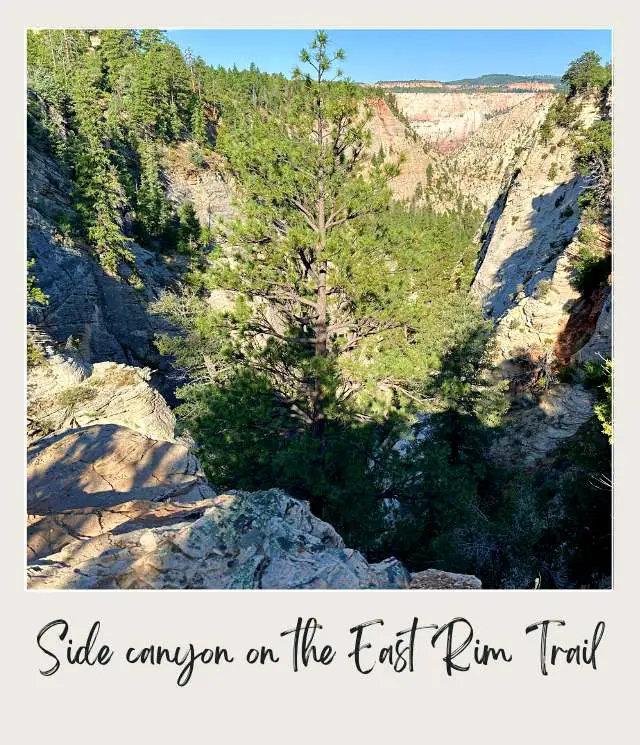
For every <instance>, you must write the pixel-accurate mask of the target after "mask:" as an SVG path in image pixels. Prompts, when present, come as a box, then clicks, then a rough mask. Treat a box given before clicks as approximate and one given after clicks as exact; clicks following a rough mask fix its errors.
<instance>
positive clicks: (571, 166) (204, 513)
mask: <svg viewBox="0 0 640 745" xmlns="http://www.w3.org/2000/svg"><path fill="white" fill-rule="evenodd" d="M454 85H455V84H442V83H439V84H436V82H435V81H413V82H408V83H401V82H388V83H379V84H378V85H377V87H379V88H387V89H392V90H393V93H392V94H391V95H393V96H394V100H395V104H396V106H397V109H398V112H399V113H398V114H395V113H394V111H393V110H392V108H391V106H390V105H389V101H388V100H387V99H385V98H381V97H378V96H376V95H372V96H370V97H369V98H368V101H367V104H368V107H369V109H370V110H371V114H372V117H371V120H370V122H369V124H368V127H369V131H370V133H371V145H370V147H371V151H372V152H373V153H377V152H378V151H379V150H383V151H384V152H385V153H391V154H393V155H396V154H397V155H400V154H402V155H403V158H404V161H403V163H402V168H401V171H400V173H399V175H397V176H395V177H394V178H393V179H392V181H391V186H392V189H393V192H394V196H395V198H396V199H397V200H400V201H404V202H410V201H412V200H413V202H414V203H416V204H421V203H422V204H424V203H426V202H427V201H428V202H429V204H431V205H432V206H434V207H435V208H436V209H439V210H445V209H449V208H452V207H453V206H454V205H456V204H457V203H459V202H460V200H466V201H468V202H469V203H471V204H473V206H474V207H476V208H477V209H480V210H482V212H483V214H485V215H486V219H485V223H484V226H483V229H482V231H481V234H479V235H478V236H477V244H478V263H477V267H476V272H475V276H474V279H473V283H472V286H471V293H472V295H473V296H474V297H475V298H476V299H477V301H478V303H479V304H480V305H481V306H482V308H483V310H484V313H485V316H486V318H487V319H489V320H490V321H491V322H492V323H493V325H494V337H495V349H494V351H493V362H494V363H495V365H496V367H497V368H498V370H499V371H500V375H501V376H502V377H503V378H504V380H505V381H507V382H508V384H509V386H510V391H511V396H512V399H513V404H514V405H513V406H512V409H511V412H510V414H509V417H508V422H507V427H506V433H507V434H506V436H505V438H504V440H503V441H501V443H499V445H498V447H497V450H498V451H499V454H500V457H502V458H504V459H506V460H507V461H508V460H509V459H512V460H513V461H514V462H516V461H521V460H523V459H524V461H525V462H527V463H529V464H531V466H532V467H534V466H535V464H536V463H538V462H540V461H541V460H542V459H544V458H545V457H547V456H548V455H549V454H550V453H552V452H553V450H554V448H556V447H557V446H558V444H560V443H562V442H563V441H565V440H567V439H569V438H571V437H572V436H574V435H575V434H576V433H577V432H578V431H579V429H580V427H582V426H583V425H584V424H585V423H586V422H587V421H588V420H589V419H590V418H591V417H592V415H593V405H594V397H593V393H592V392H591V391H590V390H589V389H588V388H587V387H585V385H583V383H582V382H581V381H579V380H576V381H569V382H560V381H559V380H555V379H550V380H549V383H548V385H546V387H545V388H544V391H543V392H541V393H537V394H534V393H532V390H531V386H528V385H526V383H527V382H530V381H531V380H532V379H533V378H535V376H536V375H538V377H539V375H540V371H541V370H547V369H549V368H550V367H551V366H552V364H553V363H554V362H555V361H557V360H559V361H561V362H562V364H563V365H570V364H577V363H584V362H587V361H590V360H591V361H597V360H598V359H601V358H602V356H603V355H609V356H610V353H611V345H612V341H611V328H612V326H611V308H612V298H611V287H610V282H609V283H608V284H607V286H606V287H601V288H599V290H598V292H595V293H592V294H590V295H588V296H584V295H583V294H581V293H580V292H579V291H578V290H577V289H576V287H575V283H574V282H573V281H572V278H573V269H572V266H573V260H574V258H575V256H576V255H577V253H578V252H579V248H580V247H579V235H580V230H581V225H582V223H581V207H580V204H579V198H580V195H581V194H582V193H583V192H584V190H585V188H586V186H587V181H586V179H585V177H584V176H583V175H581V174H580V173H579V172H578V171H577V169H576V166H575V163H574V151H573V148H572V144H571V142H570V138H569V137H568V136H567V133H566V132H565V131H563V130H562V128H557V129H556V130H555V131H554V132H553V134H552V136H551V138H550V139H548V140H546V141H544V140H543V138H542V137H541V134H540V128H541V125H542V124H543V122H544V120H545V117H546V116H547V113H548V111H549V108H550V106H551V105H552V103H553V100H554V92H553V90H550V88H553V86H552V85H551V84H548V83H547V84H545V83H539V84H538V83H536V84H535V85H534V84H531V86H530V87H532V86H533V89H531V90H526V89H525V90H521V87H522V86H525V88H526V83H511V84H507V88H508V86H509V85H511V86H512V87H513V86H518V91H515V90H499V91H494V90H489V89H484V88H483V89H480V90H477V91H468V90H457V89H455V87H454ZM421 87H434V88H439V89H440V88H442V90H441V91H440V90H439V91H438V92H428V93H425V92H422V91H419V90H412V88H421ZM399 88H401V89H402V90H398V89H399ZM607 115H609V114H607ZM600 116H602V112H601V110H600V109H599V107H598V106H596V105H595V104H594V103H593V102H589V101H586V102H585V105H584V107H583V112H582V117H583V120H584V123H585V126H588V125H589V124H591V123H592V122H594V121H596V120H597V119H598V118H599V117H600ZM163 168H164V173H165V175H166V180H167V192H168V194H169V198H170V199H172V200H173V201H175V203H176V204H178V203H180V202H181V201H183V200H184V199H189V200H190V201H192V202H193V204H194V206H195V209H196V212H197V217H198V220H199V221H200V223H201V224H202V225H211V223H212V221H213V220H216V219H218V218H220V219H229V218H230V217H233V216H234V215H235V206H234V201H233V200H234V193H235V190H234V184H233V177H232V175H231V174H230V173H229V172H228V170H227V169H226V167H225V164H224V163H223V162H222V161H221V160H220V159H218V158H217V157H216V156H213V157H210V158H208V159H207V160H206V161H205V163H204V165H203V167H200V168H194V167H193V165H191V164H190V162H189V157H188V154H187V151H186V146H185V145H178V146H172V147H166V148H165V149H164V151H163ZM27 181H28V208H27V231H28V255H29V258H34V259H35V260H36V266H37V277H38V284H39V286H40V287H41V289H42V291H43V292H44V293H45V294H46V295H47V296H48V298H49V302H48V304H47V305H30V306H29V311H28V321H29V327H28V330H27V331H28V339H29V341H30V343H31V344H32V345H33V346H34V347H35V348H37V349H38V350H39V352H40V354H41V364H39V365H37V366H36V367H34V368H32V369H30V370H29V373H28V389H27V398H28V400H27V404H28V408H27V421H28V439H29V451H28V496H27V510H28V577H29V579H28V585H29V587H32V588H70V587H78V588H90V587H91V588H144V587H147V588H162V587H168V588H176V587H181V588H185V587H188V588H195V587H201V588H211V587H218V588H222V587H224V588H258V587H262V588H284V587H288V588H293V587H297V588H338V587H339V588H415V589H424V588H427V589H428V588H470V589H475V588H479V587H480V586H481V583H480V580H478V579H477V578H476V577H472V576H469V575H461V574H455V573H449V572H443V571H439V570H434V569H425V570H424V571H422V572H414V573H410V572H409V571H407V569H406V568H405V567H404V566H403V565H402V564H401V563H400V562H399V561H397V560H396V559H394V558H389V559H386V560H384V561H381V562H373V563H369V562H368V561H367V559H366V558H365V557H364V556H363V555H362V554H361V553H360V552H358V551H356V550H353V549H349V548H347V547H346V546H345V544H344V541H343V540H342V538H341V537H340V535H338V533H337V532H336V530H335V529H334V528H333V527H332V526H331V525H329V524H328V523H326V522H323V521H322V520H319V519H318V518H317V517H315V516H314V515H313V514H312V513H311V511H310V509H309V505H308V504H307V503H305V502H301V501H300V500H297V499H294V498H293V497H291V496H289V495H288V494H286V493H285V492H283V491H282V490H279V489H265V490H264V491H259V492H243V491H237V492H236V491H231V492H229V493H224V494H216V493H215V492H214V490H213V489H212V487H211V485H210V484H209V483H208V482H207V479H206V477H205V475H204V472H203V470H202V467H201V465H200V463H199V461H198V459H197V458H196V457H195V455H194V454H193V452H192V448H193V443H192V442H191V441H190V440H189V438H188V437H186V436H182V437H180V436H176V434H175V418H174V414H173V412H172V410H171V405H172V404H173V403H174V399H173V394H174V391H175V388H176V386H177V385H179V384H180V383H181V382H183V381H181V379H180V377H179V375H178V374H177V373H176V372H175V371H174V370H173V369H172V367H171V360H170V358H168V357H165V356H163V355H161V354H160V353H159V352H158V351H157V349H156V347H155V343H154V342H155V339H156V337H157V335H158V334H159V333H166V332H169V333H171V327H170V324H168V322H167V321H166V319H164V318H163V317H162V316H160V315H158V314H156V313H155V312H154V311H153V309H152V307H153V303H154V301H155V300H157V298H158V297H159V296H160V295H161V293H162V291H163V290H165V289H167V288H177V287H179V286H180V284H181V282H182V281H183V279H184V276H185V274H186V273H187V271H188V266H187V263H186V262H185V261H184V260H183V259H182V258H181V257H179V256H176V257H167V256H162V255H161V254H159V253H156V252H153V251H150V250H147V249H146V248H143V247H142V246H140V245H138V244H136V243H134V244H133V251H134V253H135V256H136V264H137V267H138V271H139V274H140V278H141V280H142V287H141V288H136V287H134V286H132V285H131V284H127V283H126V282H118V281H116V280H114V279H113V278H112V277H109V276H108V275H107V274H105V272H104V271H102V269H101V268H100V267H99V265H98V264H97V262H96V261H95V259H94V258H93V256H92V255H91V252H90V251H89V248H88V246H86V245H85V244H83V243H82V241H80V240H76V239H70V238H69V237H68V236H66V235H65V234H64V232H62V231H61V230H60V226H59V224H58V222H57V221H56V219H55V218H54V215H58V216H59V215H60V214H61V213H62V214H64V213H68V214H71V213H72V206H71V202H70V199H69V195H70V193H71V191H72V185H71V183H70V180H69V177H68V174H65V173H64V171H63V170H62V169H61V168H60V167H59V165H58V163H57V162H56V161H55V159H54V158H52V157H51V156H50V155H49V154H47V153H45V152H42V151H41V150H39V149H38V148H37V147H32V146H29V148H28V157H27ZM602 242H603V243H604V244H606V245H607V247H608V248H609V249H610V230H608V228H607V226H602ZM523 381H525V384H523ZM170 404H171V405H170Z"/></svg>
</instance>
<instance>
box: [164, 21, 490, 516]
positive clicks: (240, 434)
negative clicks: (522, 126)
mask: <svg viewBox="0 0 640 745" xmlns="http://www.w3.org/2000/svg"><path fill="white" fill-rule="evenodd" d="M342 56H343V54H342V52H340V51H339V52H336V53H335V54H330V52H329V49H328V40H327V37H326V34H324V33H320V34H318V35H317V36H316V37H315V39H314V41H313V43H312V45H311V48H310V50H307V51H304V52H303V53H302V55H301V58H302V62H304V63H305V64H308V65H309V66H310V68H311V69H312V74H309V75H305V74H303V73H301V72H300V71H296V73H295V75H294V82H293V85H292V86H291V90H290V92H289V95H285V96H282V97H279V98H278V99H277V103H275V104H274V105H273V108H272V109H269V110H267V109H264V108H262V107H257V108H253V107H251V106H249V107H248V108H245V109H244V117H243V119H242V121H241V122H239V121H238V120H237V119H235V118H234V117H230V118H231V124H229V120H228V118H226V117H225V118H224V119H223V121H222V124H221V127H220V130H219V134H218V142H217V149H219V151H220V153H221V154H223V155H226V156H227V158H228V160H229V162H230V165H231V168H232V169H233V172H234V176H235V179H236V182H237V183H238V188H239V192H240V194H241V199H242V217H241V218H240V219H238V220H236V221H235V222H234V223H232V224H231V226H230V227H229V231H228V234H227V235H226V236H225V244H226V245H227V246H233V247H235V249H233V250H232V249H228V250H227V252H226V253H223V254H222V255H221V256H220V258H219V259H217V260H216V261H215V262H214V265H213V266H212V268H211V269H210V270H209V271H207V272H206V273H205V276H204V281H205V284H206V285H207V286H208V287H209V288H210V289H212V290H214V291H215V292H216V293H220V292H221V291H222V295H224V296H225V297H227V298H229V302H228V303H227V304H226V305H225V306H224V307H223V308H222V309H216V308H215V307H212V306H209V305H208V304H207V303H205V302H204V301H202V300H199V299H198V297H197V295H193V296H187V297H182V298H175V297H171V296H170V295H168V296H165V299H164V300H163V301H162V302H161V303H160V308H161V309H162V310H163V311H164V312H165V313H166V314H167V315H168V316H169V317H170V318H171V320H173V321H175V322H176V323H177V324H178V325H180V326H182V327H183V329H184V331H185V334H184V336H182V337H180V338H173V339H168V338H165V339H163V340H161V341H160V347H161V349H162V350H163V351H164V352H167V353H171V354H175V356H176V359H177V364H178V365H180V366H182V367H184V368H186V369H187V370H188V371H189V372H190V375H191V379H192V381H193V383H192V384H190V385H189V386H187V387H186V388H185V389H183V390H182V391H181V395H182V396H183V398H184V400H185V404H184V407H183V408H182V413H183V415H184V416H185V418H186V420H187V422H188V426H189V427H190V429H191V430H192V432H193V434H194V436H195V437H196V438H197V439H198V442H199V443H200V444H201V447H202V451H201V455H202V457H203V460H204V462H205V464H206V465H207V466H208V468H209V469H210V472H212V473H215V474H217V475H215V476H214V478H219V475H220V474H221V473H228V474H233V480H231V483H246V479H247V478H249V479H250V478H258V477H259V476H262V478H263V482H264V483H278V484H279V485H284V484H292V487H291V488H292V489H293V490H294V492H295V493H298V494H300V493H301V490H302V494H303V495H305V498H311V499H313V498H314V496H315V497H318V495H319V494H320V495H321V497H322V499H328V498H329V497H328V495H329V494H334V496H335V495H336V493H337V492H336V491H335V484H336V482H335V481H331V478H330V476H329V474H331V473H333V474H334V478H335V479H337V480H338V481H339V480H340V479H341V478H344V477H345V471H344V470H343V469H344V468H346V467H347V463H346V462H345V460H344V459H345V457H346V453H347V452H349V448H350V447H351V448H356V447H357V449H358V451H359V452H360V453H361V456H358V457H359V458H360V457H361V460H358V463H359V468H360V471H359V473H360V477H359V478H360V479H361V481H362V489H360V488H358V487H357V486H355V483H354V484H353V489H352V490H351V491H350V496H349V499H356V500H360V502H361V507H360V508H359V514H360V518H363V512H362V509H363V505H365V504H367V505H369V506H368V507H367V508H366V509H369V508H370V509H371V510H374V506H372V505H371V503H370V502H369V501H368V500H369V499H370V498H371V495H372V494H375V493H376V492H375V489H373V487H372V486H371V478H373V477H372V476H370V475H368V468H367V465H366V463H367V457H369V456H368V455H366V453H369V455H371V451H367V447H369V446H370V447H374V445H373V444H372V443H374V442H377V443H378V445H379V444H380V440H379V439H377V438H379V437H382V439H383V440H384V437H386V436H387V435H388V434H389V433H388V432H387V433H386V435H385V436H384V437H383V436H382V434H381V433H382V432H383V431H384V427H385V426H386V425H385V422H389V421H391V420H392V419H393V417H394V416H395V414H394V411H395V412H396V413H397V412H398V411H399V410H406V411H410V410H411V409H415V408H416V407H417V408H420V407H424V405H425V404H426V403H428V400H429V395H430V394H429V393H428V391H427V379H428V377H429V374H430V373H432V372H433V371H434V370H435V369H436V368H437V364H438V361H439V355H440V353H441V350H442V348H443V338H444V337H446V335H447V334H448V333H450V329H451V327H452V325H454V324H455V323H463V322H464V323H467V322H471V319H469V318H467V315H468V314H466V311H465V307H466V305H465V303H466V301H465V299H464V297H463V294H462V293H457V292H456V281H457V280H456V276H455V273H456V272H457V271H459V265H460V262H461V254H462V253H463V252H464V250H465V249H466V246H465V245H464V241H467V242H468V243H470V239H471V235H472V232H473V231H472V230H471V231H467V232H466V233H464V232H462V231H459V230H457V222H456V221H457V220H458V218H457V217H447V218H446V220H447V221H449V227H445V224H444V223H443V224H442V225H440V224H436V226H435V228H434V229H433V230H432V233H431V235H432V236H433V238H434V239H435V240H434V244H433V245H431V246H429V245H428V243H425V242H423V241H422V240H421V236H420V234H419V232H418V231H417V230H416V229H415V227H413V226H412V224H411V220H408V219H407V220H404V221H402V220H395V213H394V214H393V215H390V214H389V212H388V211H389V207H390V190H389V187H388V181H389V179H390V178H392V177H393V176H394V175H396V174H397V173H398V172H399V168H400V166H401V163H399V162H397V161H396V162H389V161H388V160H384V159H383V160H380V158H376V160H375V162H374V161H372V159H371V158H370V156H369V146H370V135H369V131H368V127H367V124H368V119H369V116H370V114H369V113H368V111H367V107H366V104H365V103H364V100H363V97H362V95H361V93H360V91H359V89H358V87H357V86H356V85H354V84H353V83H351V82H349V81H344V80H342V79H341V78H340V76H339V75H337V74H335V73H334V71H333V65H334V63H335V62H336V61H337V60H339V59H341V58H342ZM330 77H333V79H332V80H329V78H330ZM247 91H248V97H249V101H250V97H251V88H250V87H248V89H247ZM425 220H426V221H427V222H429V221H431V220H435V221H436V223H437V218H436V217H433V218H432V217H431V216H429V217H427V218H425ZM396 223H398V224H399V225H400V228H398V227H397V225H396ZM454 224H455V226H456V230H457V232H458V234H459V235H464V240H460V239H458V240H459V241H460V242H456V241H455V240H451V242H450V244H446V241H447V240H448V236H449V232H448V231H449V230H450V228H453V227H454ZM456 230H453V231H452V233H451V234H452V235H453V234H455V233H456ZM443 236H445V238H444V239H443ZM445 244H446V245H445ZM230 252H231V253H230ZM445 256H446V257H447V260H446V261H445V260H444V257H445ZM449 256H451V263H449ZM438 263H439V264H441V265H442V266H443V267H444V270H443V272H442V274H439V273H437V272H436V275H434V271H433V269H434V266H437V265H438ZM471 266H472V262H471ZM440 285H441V286H440ZM445 298H446V302H445ZM474 312H475V311H474ZM475 318H476V316H474V322H475ZM240 411H242V414H240ZM247 419H248V420H249V421H250V422H251V424H250V425H247V424H246V422H247ZM251 433H253V434H251ZM347 433H349V434H347ZM258 436H259V440H260V442H261V443H262V447H263V453H264V456H265V459H266V461H267V462H268V463H269V465H268V466H265V468H269V469H271V470H270V471H269V473H262V474H260V473H259V472H258V466H257V464H256V466H255V468H253V469H252V471H251V473H250V474H247V473H246V472H243V469H244V468H246V467H247V463H246V461H245V460H244V456H242V455H241V454H242V453H244V452H253V453H255V450H256V448H257V442H256V441H255V438H256V437H258ZM250 437H251V438H253V439H252V440H251V442H250V441H249V440H248V439H247V438H250ZM348 443H350V445H349V444H348ZM356 443H360V444H359V445H356ZM364 443H369V445H368V446H367V447H365V445H364ZM376 447H377V446H376ZM301 459H304V461H305V468H306V469H307V470H306V473H307V474H308V478H306V477H304V476H302V475H301V474H300V469H299V463H300V460H301ZM352 466H354V464H352ZM354 467H355V466H354ZM234 469H235V470H234ZM356 470H357V469H356ZM276 474H277V476H276ZM292 474H293V475H292ZM340 474H342V475H340ZM229 478H230V479H231V478H232V477H231V476H229ZM352 478H353V476H352ZM243 479H244V481H243ZM276 479H277V480H276ZM296 479H298V480H297V481H296ZM302 481H304V485H303V484H302ZM328 481H329V482H330V483H331V484H333V486H331V487H330V486H328V485H327V483H328ZM365 482H367V484H368V486H367V487H366V488H365V485H364V484H365ZM227 483H228V482H227ZM332 490H333V491H332ZM363 493H366V494H367V495H368V496H367V497H366V498H365V497H364V496H363ZM322 499H320V504H322ZM345 499H346V497H345ZM315 506H316V507H318V503H317V502H316V503H315ZM325 506H326V505H325ZM342 508H343V510H346V509H347V508H346V506H345V503H342ZM376 509H377V508H376ZM356 512H357V511H356ZM354 514H355V512H354Z"/></svg>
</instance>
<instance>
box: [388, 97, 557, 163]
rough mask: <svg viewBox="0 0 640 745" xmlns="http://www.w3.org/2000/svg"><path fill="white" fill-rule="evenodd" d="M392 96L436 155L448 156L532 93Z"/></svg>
mask: <svg viewBox="0 0 640 745" xmlns="http://www.w3.org/2000/svg"><path fill="white" fill-rule="evenodd" d="M543 95H544V94H543ZM395 96H396V100H397V102H398V106H399V108H400V109H401V110H402V112H403V113H404V114H405V115H406V116H407V118H408V119H409V121H410V122H411V126H412V128H413V129H414V130H415V132H417V134H419V135H420V137H421V138H423V139H424V141H425V142H427V143H428V144H430V145H432V146H433V147H435V148H436V149H437V150H439V151H440V152H443V153H448V152H452V151H454V150H456V149H457V148H458V147H460V146H461V145H462V144H464V143H465V142H467V140H468V139H469V138H470V137H471V135H472V134H473V133H474V132H476V131H478V130H479V129H481V128H482V127H483V125H485V124H486V123H488V122H489V121H491V120H492V119H493V118H494V117H496V116H501V115H504V114H505V113H507V112H509V111H511V109H513V108H514V107H515V106H519V105H521V104H522V103H523V102H524V101H526V100H528V99H529V98H532V97H534V96H535V94H534V93H533V92H531V93H511V92H489V91H478V92H471V93H467V92H454V91H446V92H443V93H417V92H397V93H396V94H395Z"/></svg>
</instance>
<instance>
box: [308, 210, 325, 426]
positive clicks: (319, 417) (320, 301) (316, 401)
mask: <svg viewBox="0 0 640 745" xmlns="http://www.w3.org/2000/svg"><path fill="white" fill-rule="evenodd" d="M318 233H319V238H318V245H317V249H316V251H317V254H318V255H319V256H320V257H321V260H320V261H319V263H318V287H317V295H316V297H317V299H316V309H317V311H316V312H317V316H316V328H315V356H316V357H321V358H324V357H326V356H327V351H328V344H327V261H326V259H323V258H322V256H323V255H324V247H325V240H326V231H325V209H324V197H320V199H319V200H318ZM312 418H313V424H312V425H311V434H312V436H313V437H314V438H318V439H321V438H322V437H323V435H324V425H325V416H324V401H323V400H322V386H321V381H320V380H319V378H318V377H317V376H316V379H315V380H314V383H313V414H312Z"/></svg>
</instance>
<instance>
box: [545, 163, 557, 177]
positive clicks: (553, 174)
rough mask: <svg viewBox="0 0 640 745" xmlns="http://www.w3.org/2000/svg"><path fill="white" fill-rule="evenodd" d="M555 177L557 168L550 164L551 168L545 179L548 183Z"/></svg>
mask: <svg viewBox="0 0 640 745" xmlns="http://www.w3.org/2000/svg"><path fill="white" fill-rule="evenodd" d="M557 175H558V166H557V165H556V164H555V163H552V164H551V168H550V169H549V173H548V174H547V178H548V179H549V181H554V180H555V178H556V176H557Z"/></svg>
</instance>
